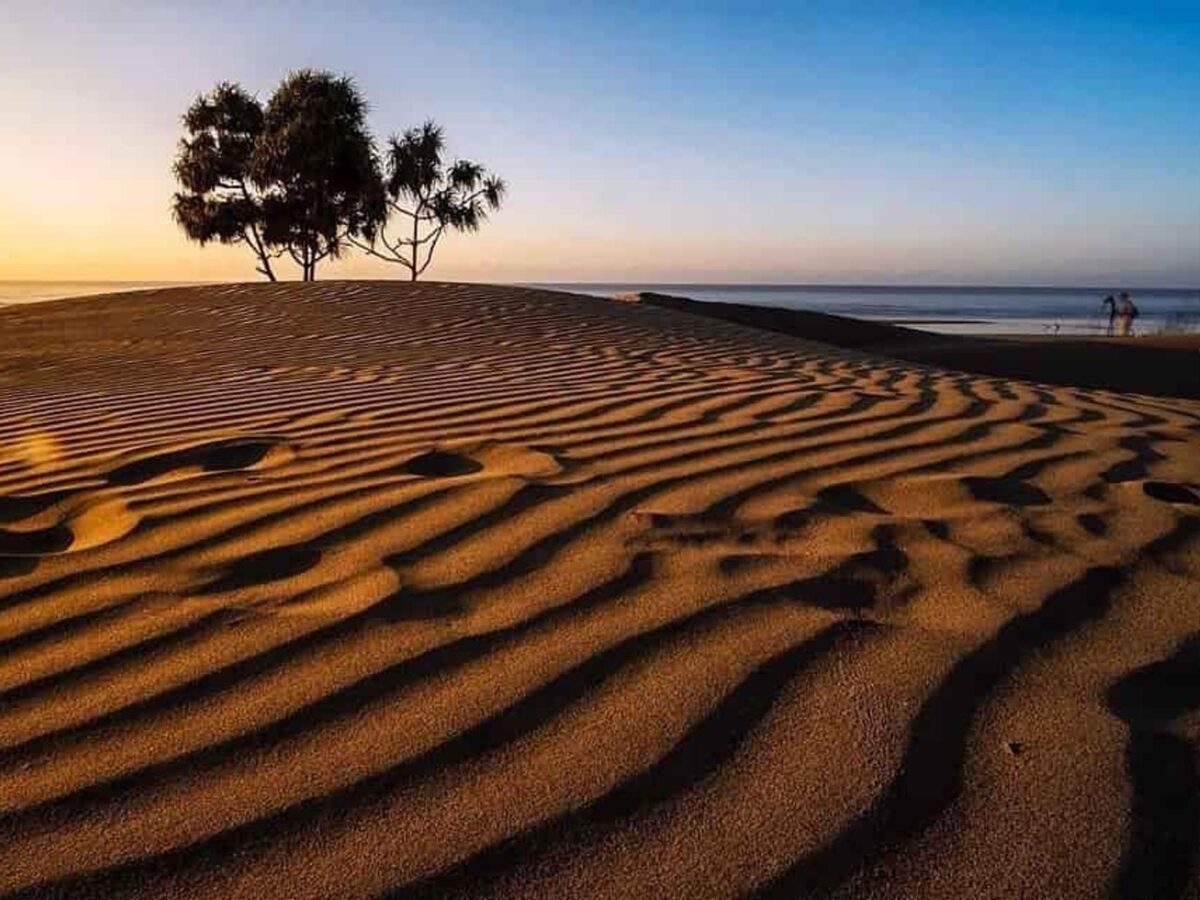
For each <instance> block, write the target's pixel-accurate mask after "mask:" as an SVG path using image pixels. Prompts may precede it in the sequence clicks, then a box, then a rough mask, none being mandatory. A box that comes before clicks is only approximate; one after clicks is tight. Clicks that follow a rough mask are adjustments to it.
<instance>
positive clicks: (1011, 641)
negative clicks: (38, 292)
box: [0, 283, 1200, 898]
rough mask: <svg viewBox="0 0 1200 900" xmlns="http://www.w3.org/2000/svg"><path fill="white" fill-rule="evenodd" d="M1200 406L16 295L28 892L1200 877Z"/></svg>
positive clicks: (151, 303) (715, 349) (782, 338)
mask: <svg viewBox="0 0 1200 900" xmlns="http://www.w3.org/2000/svg"><path fill="white" fill-rule="evenodd" d="M1197 684H1200V403H1198V402H1195V401H1190V400H1168V399H1156V398H1150V397H1144V396H1134V395H1123V394H1117V393H1110V392H1104V391H1097V390H1084V389H1076V388H1069V387H1049V386H1042V385H1036V384H1032V383H1025V382H1020V381H1009V380H1003V379H997V378H992V377H987V376H971V375H964V374H961V373H949V372H945V371H941V370H938V369H934V368H927V367H923V366H921V365H917V364H913V363H902V362H895V361H889V360H886V359H882V358H875V357H872V356H869V355H866V354H863V353H860V352H856V351H851V350H838V349H834V348H832V347H829V346H826V345H822V344H819V343H814V342H807V341H804V340H801V339H798V338H796V337H791V336H788V335H783V334H776V333H770V332H765V331H756V330H753V329H750V328H746V327H743V326H740V325H737V324H732V323H728V322H722V321H716V320H704V319H700V318H698V317H695V316H690V315H687V314H683V313H679V312H676V311H673V310H670V309H663V308H655V307H652V306H647V305H641V304H623V303H618V302H609V301H604V300H599V299H594V298H585V297H577V296H572V295H566V294H556V293H551V292H546V291H533V290H523V289H516V288H494V287H485V286H471V285H449V284H436V283H427V284H420V285H412V286H410V285H404V284H396V283H340V284H339V283H318V284H313V285H252V286H246V285H241V286H238V285H231V286H221V287H203V288H179V289H168V290H159V291H149V292H139V293H135V294H125V295H113V296H110V297H105V298H97V299H91V300H81V301H63V302H55V303H49V304H44V305H39V306H33V307H13V308H8V309H5V310H3V311H0V894H3V895H5V896H29V897H35V896H36V897H50V896H53V897H101V896H103V897H134V896H139V897H156V898H157V897H178V898H184V897H234V896H237V897H276V896H277V897H289V898H301V897H312V898H319V897H335V896H336V897H373V896H395V897H407V896H431V897H433V896H456V897H457V896H499V897H565V896H596V897H644V896H654V895H659V896H668V897H732V896H747V895H749V896H760V897H794V896H822V897H825V896H831V897H832V896H836V897H881V898H883V897H887V898H911V897H965V896H971V897H997V898H999V897H1012V896H1027V897H1035V896H1036V897H1122V898H1137V897H1183V896H1196V895H1197V892H1198V891H1200V875H1198V872H1197V845H1198V842H1200V825H1197V823H1198V822H1200V769H1198V764H1197V746H1198V744H1197V740H1198V738H1200V711H1198V708H1200V691H1198V690H1197V687H1196V686H1197Z"/></svg>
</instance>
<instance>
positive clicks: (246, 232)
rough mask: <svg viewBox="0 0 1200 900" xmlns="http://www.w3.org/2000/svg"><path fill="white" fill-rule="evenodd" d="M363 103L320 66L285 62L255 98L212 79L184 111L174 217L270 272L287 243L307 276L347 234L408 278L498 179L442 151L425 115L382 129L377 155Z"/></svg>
mask: <svg viewBox="0 0 1200 900" xmlns="http://www.w3.org/2000/svg"><path fill="white" fill-rule="evenodd" d="M366 113H367V104H366V101H365V99H364V98H363V96H362V94H361V92H360V91H359V90H358V88H357V86H356V85H355V83H354V81H353V79H351V78H349V77H347V76H336V75H333V74H331V73H329V72H323V71H317V70H312V69H302V70H300V71H296V72H292V73H290V74H289V75H288V76H287V77H286V78H285V79H284V80H283V82H282V83H281V84H280V85H279V87H278V88H277V89H276V90H275V92H274V93H273V94H272V95H271V97H270V99H269V100H268V101H267V103H266V106H265V107H264V106H263V105H262V104H260V103H259V101H258V99H257V98H255V97H254V96H253V95H251V94H249V93H248V92H247V91H246V90H244V89H243V88H242V87H241V86H240V85H237V84H233V83H229V82H223V83H221V84H218V85H217V86H216V87H215V88H214V89H213V90H212V91H211V92H210V93H209V94H206V95H203V96H201V97H198V98H197V99H196V100H195V102H194V103H193V104H192V105H191V106H190V107H189V108H188V110H187V112H186V113H185V114H184V116H183V125H184V130H185V136H184V137H183V139H182V140H181V141H180V143H179V151H178V154H177V156H176V159H175V165H174V173H175V177H176V179H177V180H178V182H179V184H180V187H181V188H182V190H180V191H178V192H177V193H176V194H175V195H174V198H173V202H172V211H173V214H174V217H175V220H176V221H177V222H178V223H179V225H180V226H181V227H182V228H183V230H184V232H185V233H186V234H187V236H188V237H189V238H191V239H192V240H195V241H197V242H198V243H200V244H201V245H204V244H207V243H208V242H210V241H217V242H219V243H223V244H244V245H246V246H247V247H248V248H250V250H251V251H252V252H253V253H254V256H255V259H256V267H255V268H256V270H257V271H258V272H260V273H261V274H263V275H264V276H266V277H267V278H268V279H270V280H271V281H274V280H276V274H275V269H274V266H273V265H272V262H273V261H274V260H277V259H278V258H279V257H281V256H283V255H285V254H286V255H287V256H288V257H290V258H291V259H292V260H293V261H294V262H295V263H296V265H298V266H299V267H300V271H301V276H302V278H303V279H304V280H305V281H311V280H313V279H314V278H315V277H316V268H317V264H318V263H319V262H321V261H322V260H324V259H327V258H337V257H338V256H340V255H341V254H342V253H343V252H344V251H345V250H346V249H347V248H348V247H349V246H351V245H353V246H357V247H359V248H361V249H362V250H364V251H366V252H367V253H369V254H371V255H373V256H376V257H378V258H380V259H385V260H388V261H389V262H395V263H399V264H400V265H403V266H404V267H405V268H407V269H408V270H409V274H410V277H411V278H412V279H413V280H414V281H415V280H416V279H417V278H418V277H419V276H420V275H421V274H423V273H424V272H425V270H426V269H428V268H429V266H430V264H431V263H432V261H433V254H434V251H435V249H436V248H437V245H438V241H439V240H440V239H441V237H442V236H443V234H444V233H445V232H446V231H447V230H451V231H476V230H478V229H479V227H480V226H481V225H482V224H483V222H485V221H486V220H487V218H488V216H489V214H490V213H491V212H494V211H495V210H497V209H499V207H500V204H501V202H502V200H503V199H504V196H505V193H506V190H507V188H506V185H505V183H504V181H503V180H502V179H500V178H499V177H497V176H495V175H493V174H491V173H489V172H488V171H487V170H486V169H485V168H484V167H483V166H482V165H480V164H478V163H475V162H472V161H470V160H455V161H453V162H451V163H448V164H447V163H446V162H444V161H443V153H444V149H445V138H444V134H443V132H442V129H441V128H440V127H439V126H438V125H437V124H435V123H434V122H432V121H429V122H425V123H424V124H423V125H421V126H420V127H419V128H412V129H409V130H407V131H405V132H404V133H403V135H402V136H400V137H392V138H391V139H390V140H389V141H388V146H387V150H386V153H385V155H384V160H383V161H382V163H381V160H380V158H379V154H378V153H377V151H376V147H375V142H374V140H373V139H372V137H371V134H370V132H369V131H368V129H367V126H366ZM395 218H399V219H401V220H402V222H401V224H400V226H399V228H398V229H396V232H397V233H395V234H394V236H389V234H388V228H389V224H390V223H391V222H392V220H393V219H395Z"/></svg>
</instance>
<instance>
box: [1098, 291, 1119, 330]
mask: <svg viewBox="0 0 1200 900" xmlns="http://www.w3.org/2000/svg"><path fill="white" fill-rule="evenodd" d="M1100 305H1101V306H1107V307H1108V331H1106V332H1105V334H1107V335H1108V336H1109V337H1112V336H1113V327H1114V324H1115V323H1116V320H1117V298H1116V297H1114V296H1113V295H1112V294H1109V295H1108V296H1107V297H1105V298H1104V299H1103V300H1101V301H1100Z"/></svg>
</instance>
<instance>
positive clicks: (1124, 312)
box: [1116, 291, 1138, 337]
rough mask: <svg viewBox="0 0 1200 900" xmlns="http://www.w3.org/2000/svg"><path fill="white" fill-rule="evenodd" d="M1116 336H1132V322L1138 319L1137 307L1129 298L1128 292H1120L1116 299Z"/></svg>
mask: <svg viewBox="0 0 1200 900" xmlns="http://www.w3.org/2000/svg"><path fill="white" fill-rule="evenodd" d="M1116 311H1117V334H1119V335H1120V336H1121V337H1129V336H1130V335H1131V334H1133V320H1134V319H1136V318H1137V317H1138V308H1137V305H1136V304H1135V303H1134V302H1133V300H1132V299H1131V298H1130V296H1129V293H1128V291H1121V296H1120V297H1119V298H1117V306H1116Z"/></svg>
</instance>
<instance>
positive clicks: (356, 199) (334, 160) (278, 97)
mask: <svg viewBox="0 0 1200 900" xmlns="http://www.w3.org/2000/svg"><path fill="white" fill-rule="evenodd" d="M366 112H367V104H366V101H365V100H364V99H363V97H362V95H361V94H360V93H359V91H358V88H357V87H356V86H355V84H354V82H353V80H352V79H350V78H348V77H336V76H334V75H332V74H330V73H329V72H318V71H313V70H311V69H304V70H301V71H299V72H293V73H292V74H291V75H289V76H288V77H287V78H286V79H284V82H283V83H282V84H281V85H280V86H279V88H278V89H277V90H276V91H275V93H274V94H273V95H272V96H271V99H270V101H269V102H268V103H267V107H266V110H265V111H264V115H263V132H262V136H261V138H260V139H259V142H258V146H257V149H256V152H255V153H254V155H253V156H252V157H251V159H250V177H251V179H252V180H253V181H254V182H255V183H256V184H259V185H262V186H263V187H264V189H265V191H266V198H265V201H264V204H263V212H264V228H265V230H264V235H265V239H266V242H267V243H268V244H269V245H271V246H275V247H283V248H285V249H286V250H287V253H288V255H289V256H290V257H291V258H292V259H293V260H294V261H295V263H296V265H298V266H300V270H301V272H302V275H303V278H304V280H305V281H312V280H313V279H314V278H315V276H316V268H317V263H319V262H320V261H321V260H323V259H326V258H327V257H333V258H337V257H338V256H340V255H341V253H342V251H343V250H344V249H346V247H347V246H348V244H349V241H350V240H352V239H353V238H355V237H358V236H360V235H366V234H369V233H370V231H371V223H372V222H374V221H377V220H378V219H379V217H380V215H381V213H382V210H383V197H382V194H381V187H380V175H379V171H378V164H377V161H376V157H375V147H374V142H373V141H372V140H371V135H370V133H369V132H368V131H367V127H366Z"/></svg>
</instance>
